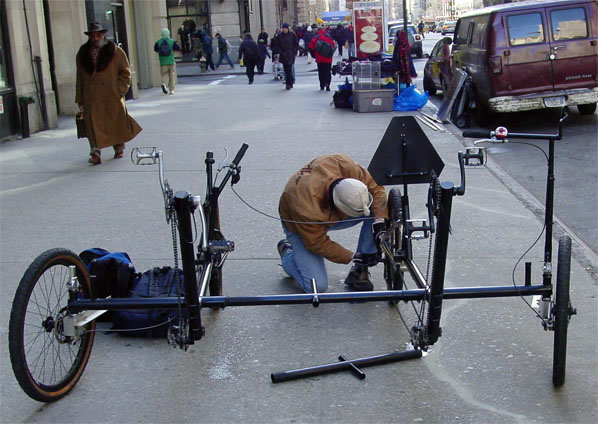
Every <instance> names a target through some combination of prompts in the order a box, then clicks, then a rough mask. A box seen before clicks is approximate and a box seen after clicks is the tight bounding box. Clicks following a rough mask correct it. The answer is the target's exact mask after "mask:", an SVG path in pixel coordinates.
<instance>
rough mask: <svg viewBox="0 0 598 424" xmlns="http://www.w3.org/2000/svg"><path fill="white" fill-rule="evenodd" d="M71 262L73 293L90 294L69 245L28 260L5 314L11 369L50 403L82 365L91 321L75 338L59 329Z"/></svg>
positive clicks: (87, 351) (35, 396)
mask: <svg viewBox="0 0 598 424" xmlns="http://www.w3.org/2000/svg"><path fill="white" fill-rule="evenodd" d="M70 266H75V268H76V271H77V278H78V281H79V296H80V297H81V298H88V299H89V298H90V297H91V284H90V280H89V274H88V273H87V269H86V267H85V264H83V262H82V261H81V259H80V258H79V257H78V256H77V255H76V254H75V253H73V252H71V251H70V250H66V249H52V250H48V251H46V252H44V253H42V254H41V255H40V256H38V257H37V258H36V259H35V261H33V262H32V263H31V265H29V268H27V271H25V274H24V275H23V278H22V279H21V282H20V283H19V286H18V288H17V292H16V294H15V298H14V301H13V304H12V310H11V313H10V323H9V330H8V345H9V346H8V347H9V351H10V361H11V363H12V369H13V372H14V374H15V377H16V379H17V381H18V382H19V385H20V386H21V388H22V389H23V390H24V391H25V393H27V394H28V395H29V396H30V397H31V398H33V399H35V400H37V401H40V402H52V401H55V400H58V399H60V398H62V397H63V396H65V395H66V394H68V393H69V392H70V391H71V390H72V389H73V387H74V386H75V384H77V381H79V378H80V377H81V375H82V374H83V370H84V369H85V366H86V365H87V361H88V360H89V356H90V354H91V348H92V345H93V339H94V334H95V333H94V330H95V321H92V322H90V323H89V324H87V326H86V327H85V329H84V332H83V333H82V335H81V336H79V337H68V336H66V335H65V334H64V331H63V330H64V326H63V320H64V318H65V317H66V316H67V314H68V311H67V303H68V300H69V292H68V288H67V283H68V282H69V281H70V271H69V267H70Z"/></svg>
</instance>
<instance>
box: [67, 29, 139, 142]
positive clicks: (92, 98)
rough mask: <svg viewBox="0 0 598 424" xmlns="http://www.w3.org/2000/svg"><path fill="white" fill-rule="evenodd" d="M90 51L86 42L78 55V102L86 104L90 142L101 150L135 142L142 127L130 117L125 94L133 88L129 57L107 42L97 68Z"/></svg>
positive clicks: (101, 51)
mask: <svg viewBox="0 0 598 424" xmlns="http://www.w3.org/2000/svg"><path fill="white" fill-rule="evenodd" d="M90 49H91V43H89V42H87V43H85V44H83V45H82V46H81V48H80V49H79V52H78V53H77V91H76V94H75V102H76V103H82V104H83V116H84V118H85V130H86V133H87V138H89V139H90V142H92V143H93V141H95V143H93V144H95V145H96V146H97V147H98V148H100V149H101V148H104V147H109V146H113V145H115V144H121V143H124V142H127V141H129V140H131V139H133V138H134V137H135V136H136V135H137V134H138V133H139V132H141V127H140V126H139V124H137V122H135V120H134V119H133V118H131V117H130V116H128V115H127V109H126V107H125V94H127V91H128V90H129V86H130V85H131V70H130V68H129V61H128V60H127V55H126V54H125V52H124V51H123V50H122V49H121V48H120V47H118V46H116V44H114V43H113V42H112V41H110V40H108V41H107V42H106V45H104V47H102V48H101V49H100V52H99V54H98V58H97V61H96V66H95V67H94V65H93V61H92V60H91V56H90Z"/></svg>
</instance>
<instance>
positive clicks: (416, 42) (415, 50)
mask: <svg viewBox="0 0 598 424" xmlns="http://www.w3.org/2000/svg"><path fill="white" fill-rule="evenodd" d="M402 30H403V25H395V26H392V27H390V28H389V30H388V46H387V48H386V52H387V53H390V54H392V53H393V51H394V45H395V39H396V37H397V35H398V33H399V32H401V31H402ZM407 41H408V42H409V45H410V46H411V54H414V55H416V56H417V57H420V58H421V57H424V46H423V43H422V36H421V35H419V34H418V33H417V28H415V25H407Z"/></svg>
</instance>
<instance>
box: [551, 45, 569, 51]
mask: <svg viewBox="0 0 598 424" xmlns="http://www.w3.org/2000/svg"><path fill="white" fill-rule="evenodd" d="M566 48H567V46H566V45H565V44H562V45H560V46H554V47H553V50H558V49H566Z"/></svg>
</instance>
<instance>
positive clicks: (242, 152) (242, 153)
mask: <svg viewBox="0 0 598 424" xmlns="http://www.w3.org/2000/svg"><path fill="white" fill-rule="evenodd" d="M248 147H249V145H248V144H247V143H243V145H242V146H241V148H240V149H239V151H238V152H237V156H235V158H234V159H233V163H234V164H235V165H239V162H241V159H243V156H245V152H246V151H247V148H248Z"/></svg>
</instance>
